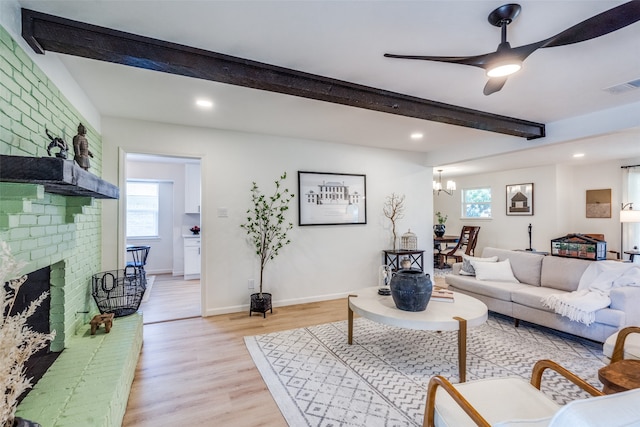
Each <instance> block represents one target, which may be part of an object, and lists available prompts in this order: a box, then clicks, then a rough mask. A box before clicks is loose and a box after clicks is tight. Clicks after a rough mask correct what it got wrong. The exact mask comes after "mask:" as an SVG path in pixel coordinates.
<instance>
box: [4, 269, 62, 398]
mask: <svg viewBox="0 0 640 427" xmlns="http://www.w3.org/2000/svg"><path fill="white" fill-rule="evenodd" d="M50 281H51V267H44V268H41V269H40V270H36V271H34V272H31V273H29V274H27V281H26V282H25V283H23V285H22V286H21V287H20V290H19V291H18V296H17V298H16V302H15V305H14V307H13V310H12V311H11V314H12V315H13V314H16V313H19V312H21V311H23V310H24V309H25V308H27V306H28V305H29V304H30V303H31V301H33V300H35V299H37V298H38V297H39V296H40V295H41V294H42V293H43V292H46V291H49V290H50ZM4 286H5V290H7V289H8V284H5V285H4ZM50 311H51V295H49V296H47V298H46V299H45V300H44V301H43V302H42V304H40V306H39V307H38V308H37V310H36V311H35V313H33V315H32V316H30V317H29V318H28V319H27V326H29V327H31V329H33V330H34V331H37V332H42V333H46V334H48V333H50V332H51V323H50ZM60 353H61V352H53V351H51V350H50V349H49V345H47V346H45V347H44V348H42V349H40V350H39V351H38V352H36V353H34V354H33V355H32V356H31V357H30V358H29V360H28V361H27V362H26V363H25V370H26V377H27V378H32V379H31V385H32V386H33V385H35V384H36V383H37V382H38V381H39V380H40V378H42V376H43V375H44V374H45V372H47V370H48V369H49V367H50V366H51V365H52V364H53V362H55V360H56V359H57V358H58V356H59V355H60ZM27 393H28V390H27V392H25V393H24V394H23V395H22V396H20V399H19V401H22V399H24V397H25V396H26V395H27Z"/></svg>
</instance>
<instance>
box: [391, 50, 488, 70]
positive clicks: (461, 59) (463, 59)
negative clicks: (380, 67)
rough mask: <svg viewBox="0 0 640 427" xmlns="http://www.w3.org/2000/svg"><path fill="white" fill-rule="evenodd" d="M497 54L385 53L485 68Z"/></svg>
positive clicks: (393, 56)
mask: <svg viewBox="0 0 640 427" xmlns="http://www.w3.org/2000/svg"><path fill="white" fill-rule="evenodd" d="M493 55H495V52H492V53H487V54H484V55H476V56H424V55H396V54H394V53H385V54H384V56H385V57H386V58H400V59H420V60H423V61H437V62H448V63H451V64H462V65H471V66H472V67H480V68H484V64H486V62H487V60H488V59H489V58H491V57H492V56H493Z"/></svg>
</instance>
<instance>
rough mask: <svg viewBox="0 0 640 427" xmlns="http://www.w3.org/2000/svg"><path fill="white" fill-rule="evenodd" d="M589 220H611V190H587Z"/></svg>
mask: <svg viewBox="0 0 640 427" xmlns="http://www.w3.org/2000/svg"><path fill="white" fill-rule="evenodd" d="M586 205H587V206H586V208H587V218H611V189H610V188H607V189H605V190H587V203H586Z"/></svg>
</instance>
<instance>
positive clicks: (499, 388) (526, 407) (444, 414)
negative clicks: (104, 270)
mask: <svg viewBox="0 0 640 427" xmlns="http://www.w3.org/2000/svg"><path fill="white" fill-rule="evenodd" d="M454 386H455V388H457V389H458V390H459V391H460V393H462V395H463V396H464V397H465V399H467V400H468V401H469V403H471V405H472V406H473V407H474V408H475V409H476V410H477V411H478V412H480V414H481V415H482V416H483V417H484V418H485V419H486V420H487V421H488V422H489V423H490V424H491V425H495V424H497V423H505V422H507V421H514V422H516V421H524V420H538V421H539V423H538V424H531V425H532V426H536V427H538V426H546V425H547V423H548V420H550V419H551V417H553V415H554V414H555V413H556V412H557V411H558V410H559V409H560V405H558V404H557V403H555V402H554V401H553V400H551V399H550V398H549V397H547V396H545V394H544V393H542V392H540V390H538V389H537V388H535V387H534V386H532V385H531V384H530V383H529V382H528V381H526V380H524V379H522V378H487V379H483V380H477V381H471V382H467V383H462V384H455V385H454ZM435 425H436V426H438V427H467V426H469V427H473V426H475V425H476V424H475V423H474V422H472V421H471V419H470V418H469V416H468V415H467V414H466V413H465V412H464V411H463V410H462V409H461V408H460V406H459V405H458V404H457V403H455V401H454V400H453V399H452V398H451V397H450V396H449V394H448V393H447V392H446V391H444V390H443V389H442V388H438V391H437V396H436V411H435ZM503 425H505V426H506V425H509V424H503ZM514 425H518V426H526V425H527V424H514Z"/></svg>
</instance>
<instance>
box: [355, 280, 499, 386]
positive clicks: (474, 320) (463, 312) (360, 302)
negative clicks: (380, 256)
mask: <svg viewBox="0 0 640 427" xmlns="http://www.w3.org/2000/svg"><path fill="white" fill-rule="evenodd" d="M348 302H349V330H348V343H349V344H351V343H352V342H353V313H354V312H355V313H357V314H358V315H360V316H362V317H364V318H367V319H369V320H373V321H374V322H378V323H382V324H385V325H390V326H397V327H400V328H405V329H417V330H422V331H458V371H459V374H460V382H465V380H466V373H467V327H474V326H479V325H482V324H483V323H484V322H486V321H487V313H488V310H487V306H486V305H485V304H484V303H483V302H482V301H480V300H478V299H476V298H473V297H470V296H468V295H464V294H461V293H457V292H456V293H455V294H454V302H444V301H429V304H428V305H427V309H426V310H424V311H416V312H413V311H403V310H400V309H398V308H397V307H396V305H395V303H394V302H393V298H392V297H391V296H390V295H389V296H383V295H379V294H378V288H377V287H372V288H364V289H361V290H359V291H356V293H355V294H352V295H349V298H348Z"/></svg>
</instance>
